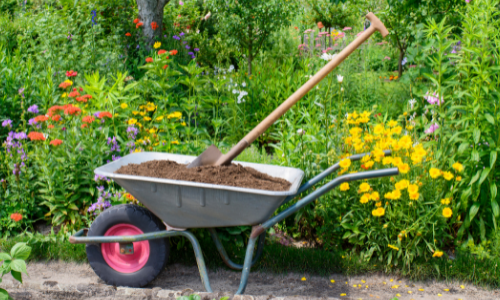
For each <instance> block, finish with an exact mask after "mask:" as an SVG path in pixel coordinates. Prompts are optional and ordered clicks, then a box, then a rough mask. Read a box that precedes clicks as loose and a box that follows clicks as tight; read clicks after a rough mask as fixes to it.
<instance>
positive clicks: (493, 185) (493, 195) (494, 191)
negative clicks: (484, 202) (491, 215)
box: [490, 182, 497, 201]
mask: <svg viewBox="0 0 500 300" xmlns="http://www.w3.org/2000/svg"><path fill="white" fill-rule="evenodd" d="M490 193H491V201H493V200H495V199H496V198H497V184H496V183H495V182H492V183H491V184H490Z"/></svg>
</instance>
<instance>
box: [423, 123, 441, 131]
mask: <svg viewBox="0 0 500 300" xmlns="http://www.w3.org/2000/svg"><path fill="white" fill-rule="evenodd" d="M438 128H439V125H438V124H437V123H436V124H431V126H430V127H429V128H427V129H426V130H425V133H427V134H431V133H434V131H436V129H438Z"/></svg>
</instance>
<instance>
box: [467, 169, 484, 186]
mask: <svg viewBox="0 0 500 300" xmlns="http://www.w3.org/2000/svg"><path fill="white" fill-rule="evenodd" d="M479 175H481V171H477V173H476V175H474V177H472V179H471V180H470V182H469V185H473V184H474V182H476V181H477V180H478V179H479Z"/></svg>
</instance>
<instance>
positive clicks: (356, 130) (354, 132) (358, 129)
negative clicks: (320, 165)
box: [349, 127, 363, 137]
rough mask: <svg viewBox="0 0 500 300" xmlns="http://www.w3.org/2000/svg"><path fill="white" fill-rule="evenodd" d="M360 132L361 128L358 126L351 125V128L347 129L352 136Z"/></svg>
mask: <svg viewBox="0 0 500 300" xmlns="http://www.w3.org/2000/svg"><path fill="white" fill-rule="evenodd" d="M361 132H363V129H361V128H359V127H353V128H351V129H349V133H350V134H351V135H352V136H354V137H355V136H359V135H360V134H361Z"/></svg>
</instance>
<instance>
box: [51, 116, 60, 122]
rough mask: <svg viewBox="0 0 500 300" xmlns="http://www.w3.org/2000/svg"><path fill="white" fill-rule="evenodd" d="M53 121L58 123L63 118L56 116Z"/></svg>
mask: <svg viewBox="0 0 500 300" xmlns="http://www.w3.org/2000/svg"><path fill="white" fill-rule="evenodd" d="M51 119H52V121H55V122H58V121H60V120H61V116H60V115H55V116H53V117H52V118H51Z"/></svg>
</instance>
